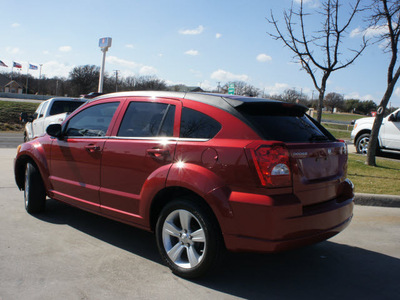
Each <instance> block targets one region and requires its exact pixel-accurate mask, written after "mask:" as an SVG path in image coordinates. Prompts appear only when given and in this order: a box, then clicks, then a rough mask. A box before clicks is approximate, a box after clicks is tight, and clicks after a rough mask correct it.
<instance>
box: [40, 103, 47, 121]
mask: <svg viewBox="0 0 400 300" xmlns="http://www.w3.org/2000/svg"><path fill="white" fill-rule="evenodd" d="M48 104H49V102H44V103H43V106H42V109H41V110H40V113H39V115H38V119H39V118H43V115H44V112H45V111H46V108H47V105H48Z"/></svg>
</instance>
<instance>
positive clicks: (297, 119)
mask: <svg viewBox="0 0 400 300" xmlns="http://www.w3.org/2000/svg"><path fill="white" fill-rule="evenodd" d="M237 109H238V111H239V112H240V113H241V114H242V115H243V117H244V118H245V119H246V120H247V121H248V122H249V123H250V124H251V125H252V126H253V127H254V129H255V130H256V131H257V132H258V134H260V135H261V137H262V138H263V139H265V140H276V141H282V142H287V143H308V142H326V141H334V140H335V138H334V137H333V136H332V135H331V134H330V133H329V132H328V131H327V130H326V129H325V128H323V127H322V126H321V125H319V124H318V123H317V122H316V121H315V120H313V119H311V117H309V116H308V115H307V114H306V113H305V112H304V110H303V108H302V107H299V106H294V105H285V104H282V103H279V104H276V103H274V104H271V103H260V104H253V105H249V104H248V105H245V106H243V107H238V108H237Z"/></svg>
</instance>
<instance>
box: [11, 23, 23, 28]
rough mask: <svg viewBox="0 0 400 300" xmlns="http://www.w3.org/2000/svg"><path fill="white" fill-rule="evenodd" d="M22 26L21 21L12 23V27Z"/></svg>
mask: <svg viewBox="0 0 400 300" xmlns="http://www.w3.org/2000/svg"><path fill="white" fill-rule="evenodd" d="M20 26H21V24H19V23H13V24H11V27H12V28H17V27H20Z"/></svg>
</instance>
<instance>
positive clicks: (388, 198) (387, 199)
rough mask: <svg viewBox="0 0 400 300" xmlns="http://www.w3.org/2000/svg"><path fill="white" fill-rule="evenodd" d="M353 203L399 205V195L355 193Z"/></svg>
mask: <svg viewBox="0 0 400 300" xmlns="http://www.w3.org/2000/svg"><path fill="white" fill-rule="evenodd" d="M354 203H355V204H358V205H367V206H382V207H400V196H394V195H375V194H364V193H356V194H355V196H354Z"/></svg>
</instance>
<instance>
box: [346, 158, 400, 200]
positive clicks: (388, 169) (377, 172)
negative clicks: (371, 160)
mask: <svg viewBox="0 0 400 300" xmlns="http://www.w3.org/2000/svg"><path fill="white" fill-rule="evenodd" d="M365 161H366V156H362V155H357V154H349V163H348V169H347V170H348V177H349V179H350V180H351V181H352V182H353V183H354V185H355V192H356V193H367V194H385V195H397V196H400V184H399V182H400V161H395V160H386V159H382V158H379V157H377V158H376V163H377V167H371V166H367V165H366V164H365Z"/></svg>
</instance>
